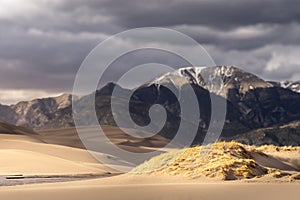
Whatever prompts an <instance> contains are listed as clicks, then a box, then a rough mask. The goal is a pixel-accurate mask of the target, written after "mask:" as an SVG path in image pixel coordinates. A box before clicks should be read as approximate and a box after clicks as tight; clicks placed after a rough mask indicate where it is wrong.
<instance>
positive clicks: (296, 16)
mask: <svg viewBox="0 0 300 200" xmlns="http://www.w3.org/2000/svg"><path fill="white" fill-rule="evenodd" d="M7 2H12V3H11V4H10V5H9V3H2V2H0V29H1V32H0V44H1V45H0V88H1V89H2V90H16V89H22V90H31V91H32V90H45V91H48V92H51V93H55V92H62V91H69V92H70V91H71V90H72V86H73V81H74V77H75V75H76V72H77V70H78V68H79V66H80V64H81V62H82V61H83V59H84V58H85V56H86V55H87V54H88V53H89V52H90V51H91V50H92V49H93V48H94V47H95V46H96V45H97V44H98V43H99V42H101V41H103V40H104V39H106V38H107V37H108V36H110V35H112V34H115V33H118V32H120V31H124V30H127V29H129V28H136V27H146V26H163V27H168V28H172V29H175V30H178V31H181V32H183V33H185V34H187V35H189V36H191V37H192V38H194V39H195V40H197V41H198V42H199V43H201V44H203V45H205V47H206V48H207V49H208V51H209V53H210V54H211V55H212V57H213V58H214V59H215V61H216V63H217V64H227V65H236V66H240V67H242V68H244V69H246V70H248V71H251V72H253V73H255V74H257V75H259V76H262V77H263V78H267V79H273V80H284V79H297V77H299V76H298V75H295V74H300V72H299V70H298V69H300V62H299V60H298V57H299V56H298V53H297V52H300V43H299V42H300V10H299V7H300V1H297V0H263V1H262V0H252V1H246V0H231V1H227V0H210V1H208V0H200V1H199V0H164V1H160V0H151V1H148V0H86V1H82V0H72V1H70V0H43V1H41V0H28V1H27V3H26V4H24V3H23V4H21V2H17V1H7ZM13 2H15V3H13ZM175 43H176V41H174V44H173V43H170V45H176V44H175ZM295 52H296V53H295ZM142 57H143V56H140V57H139V58H138V60H143V59H142ZM123 62H125V64H124V65H126V66H129V65H130V64H131V63H132V60H131V59H123ZM141 62H142V61H141ZM272 66H274V67H272ZM282 67H283V68H285V70H284V71H280V70H279V69H280V68H282ZM2 99H3V98H2Z"/></svg>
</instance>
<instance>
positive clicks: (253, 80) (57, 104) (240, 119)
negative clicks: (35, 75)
mask: <svg viewBox="0 0 300 200" xmlns="http://www.w3.org/2000/svg"><path fill="white" fill-rule="evenodd" d="M201 75H202V76H201ZM217 77H220V78H219V79H218V78H217ZM186 83H189V84H190V86H191V88H192V89H193V90H194V92H195V94H196V96H197V99H198V102H199V109H200V112H201V113H200V118H199V119H198V120H196V121H190V120H188V119H184V118H182V117H181V114H180V105H179V101H178V99H177V98H176V96H175V95H174V94H173V93H172V91H171V90H170V89H168V88H167V86H168V87H173V88H176V89H177V90H179V91H180V92H183V93H184V92H188V90H190V89H191V88H190V87H187V85H186ZM295 84H296V83H293V84H288V85H286V86H283V85H278V84H275V83H273V82H268V81H265V80H263V79H261V78H259V77H257V76H256V75H254V74H251V73H249V72H246V71H243V70H241V69H238V68H236V67H233V66H217V67H208V68H197V67H188V68H182V69H179V70H177V71H174V72H172V73H167V74H165V75H162V76H161V77H158V78H156V79H154V80H152V81H150V82H148V83H147V84H145V85H143V86H141V87H139V88H137V89H136V90H134V91H133V95H132V96H131V99H130V104H129V111H130V116H131V118H132V120H133V121H134V122H135V123H136V124H138V125H147V124H149V122H150V120H151V119H150V117H149V108H150V107H151V106H152V105H154V104H160V105H162V106H163V107H164V108H165V110H166V113H167V120H166V123H165V125H164V127H163V128H162V129H161V131H160V132H159V134H160V135H163V136H164V137H166V138H168V139H171V138H173V137H174V136H175V135H176V132H177V130H178V128H179V125H180V122H181V121H182V120H184V121H185V122H186V124H187V127H186V130H189V127H188V126H199V129H198V133H197V136H196V138H195V141H194V143H195V144H200V143H201V142H202V141H203V138H204V136H205V135H206V131H207V129H208V126H209V123H210V119H211V99H210V95H212V96H213V97H215V98H216V99H219V100H223V101H225V102H226V104H227V114H226V123H225V125H224V130H223V132H222V138H225V139H226V138H227V139H229V138H236V137H241V138H245V137H246V138H248V139H249V138H251V137H250V136H249V135H245V134H250V132H251V131H255V130H259V129H261V128H270V127H280V126H282V125H285V124H288V123H291V122H294V121H300V104H299V102H300V93H297V92H295V91H293V90H292V89H295V88H296V87H295ZM296 85H297V84H296ZM116 87H117V88H118V89H119V90H120V91H122V92H121V93H122V95H121V96H120V97H118V98H117V99H116V102H117V104H118V106H121V107H120V108H126V109H127V108H128V105H127V104H126V103H125V104H124V101H125V100H124V99H125V97H126V96H128V95H129V94H130V93H131V92H132V91H130V90H128V89H123V88H120V87H119V86H118V85H116V84H114V83H109V84H107V85H105V86H104V87H103V88H101V89H100V90H98V91H96V93H94V94H91V95H88V96H84V97H82V98H80V99H79V100H78V101H77V103H78V104H80V105H82V106H81V107H80V109H79V110H77V112H78V113H80V115H81V116H82V117H81V118H82V119H84V122H85V123H86V124H90V115H89V113H90V112H91V110H88V108H87V107H86V106H85V105H87V104H88V103H89V102H90V101H89V100H90V98H94V97H95V104H96V105H95V108H96V113H97V117H98V121H99V122H100V123H101V124H106V125H116V123H115V120H114V117H113V114H112V110H111V98H112V92H113V90H114V89H115V88H116ZM120 110H121V109H120ZM116 112H118V110H117V111H116ZM191 112H193V111H192V110H191ZM117 114H119V116H122V113H117ZM0 120H2V121H7V122H10V123H13V124H17V125H24V126H27V127H32V128H36V129H44V128H60V127H71V126H74V121H73V118H72V105H71V95H68V94H65V95H62V96H60V97H55V98H46V99H37V100H33V101H29V102H20V103H18V104H16V105H13V106H0ZM119 121H122V124H130V121H129V119H128V117H124V118H122V117H121V118H120V119H119ZM129 128H131V127H129ZM298 133H299V132H297V131H296V133H295V134H298ZM255 134H256V133H255ZM255 134H251V136H252V135H255ZM270 138H271V139H270ZM270 138H268V139H265V140H262V142H261V143H262V144H264V143H272V142H273V143H274V144H279V145H283V144H284V145H289V144H293V145H296V144H298V145H300V140H297V141H296V142H295V141H292V139H291V140H286V139H284V137H283V136H282V137H278V138H277V139H276V138H275V137H270ZM291 138H293V139H294V137H291ZM244 141H246V140H244ZM247 141H248V143H252V142H251V141H254V140H251V141H250V140H247ZM269 141H271V142H269ZM257 142H258V141H254V142H253V143H257Z"/></svg>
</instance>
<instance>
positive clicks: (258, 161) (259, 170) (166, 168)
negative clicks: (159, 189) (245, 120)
mask: <svg viewBox="0 0 300 200" xmlns="http://www.w3.org/2000/svg"><path fill="white" fill-rule="evenodd" d="M266 148H267V150H268V151H267V150H266V153H264V152H263V151H262V150H263V148H262V147H261V148H256V147H254V146H247V145H243V144H240V143H237V142H219V143H215V144H211V145H207V146H198V147H192V148H187V149H182V150H176V151H173V152H169V153H165V154H161V155H159V156H157V157H154V158H152V159H150V160H149V161H147V162H145V163H143V164H141V165H140V166H138V167H137V168H135V169H134V170H133V172H135V173H141V174H145V173H146V174H167V175H184V176H185V177H188V178H192V179H196V178H203V177H205V178H206V177H209V178H216V179H219V180H241V179H252V178H261V177H263V176H266V175H268V176H270V177H274V178H277V177H278V178H281V177H289V178H290V179H289V180H291V181H297V180H298V179H300V165H299V164H300V157H299V153H300V147H290V148H287V147H282V148H280V147H277V148H276V149H274V150H275V152H274V150H273V151H272V150H271V148H268V147H266ZM287 152H288V153H287Z"/></svg>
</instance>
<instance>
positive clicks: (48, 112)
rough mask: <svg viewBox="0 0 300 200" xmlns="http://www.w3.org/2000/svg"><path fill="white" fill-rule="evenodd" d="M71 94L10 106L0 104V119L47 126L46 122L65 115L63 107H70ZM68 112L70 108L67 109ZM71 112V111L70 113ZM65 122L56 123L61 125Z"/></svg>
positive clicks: (29, 125) (12, 122) (27, 125)
mask: <svg viewBox="0 0 300 200" xmlns="http://www.w3.org/2000/svg"><path fill="white" fill-rule="evenodd" d="M71 103H72V95H70V94H62V95H60V96H58V97H53V98H51V97H49V98H43V99H34V100H32V101H22V102H19V103H17V104H16V105H12V106H0V113H1V115H0V116H1V117H2V119H1V120H2V121H6V122H8V123H11V124H15V125H20V126H26V127H30V128H48V127H47V124H48V123H49V122H50V121H52V120H53V119H55V118H56V117H57V116H58V115H59V117H60V118H61V117H65V114H68V113H64V110H65V109H68V108H70V106H71ZM68 112H69V113H70V112H71V110H69V111H68ZM70 114H71V113H70ZM64 125H65V124H59V123H57V124H56V126H61V127H63V126H64Z"/></svg>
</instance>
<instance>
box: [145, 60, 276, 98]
mask: <svg viewBox="0 0 300 200" xmlns="http://www.w3.org/2000/svg"><path fill="white" fill-rule="evenodd" d="M203 77H207V78H203ZM183 79H185V80H187V82H189V83H192V84H195V85H198V86H200V87H202V88H204V89H206V90H209V91H210V92H213V93H215V94H218V95H221V96H223V97H225V98H226V92H228V91H229V90H231V89H234V90H238V92H239V93H241V94H245V93H246V92H248V91H249V90H253V89H256V88H270V87H273V84H271V83H269V82H267V81H264V80H263V79H261V78H259V77H257V76H255V75H254V74H251V73H249V72H246V71H244V70H241V69H239V68H237V67H234V66H216V67H187V68H181V69H178V70H176V71H174V72H171V73H166V74H164V75H162V76H161V77H158V78H156V79H154V80H152V81H151V82H150V83H149V84H150V85H151V84H159V85H161V84H170V83H172V84H174V85H175V86H176V87H177V88H179V87H181V85H182V84H183V83H186V81H182V80H183ZM220 81H222V82H221V83H220ZM224 92H225V93H224Z"/></svg>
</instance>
